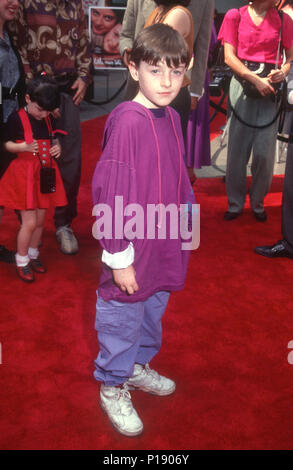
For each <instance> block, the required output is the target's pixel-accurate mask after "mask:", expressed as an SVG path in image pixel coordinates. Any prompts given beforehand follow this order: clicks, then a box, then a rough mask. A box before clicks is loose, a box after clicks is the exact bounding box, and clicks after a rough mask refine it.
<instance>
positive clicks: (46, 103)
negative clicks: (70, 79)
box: [26, 75, 60, 111]
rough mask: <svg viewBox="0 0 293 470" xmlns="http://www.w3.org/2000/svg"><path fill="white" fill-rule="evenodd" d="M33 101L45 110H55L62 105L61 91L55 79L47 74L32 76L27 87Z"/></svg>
mask: <svg viewBox="0 0 293 470" xmlns="http://www.w3.org/2000/svg"><path fill="white" fill-rule="evenodd" d="M26 92H27V94H28V95H29V97H30V99H31V101H32V102H35V103H37V104H38V105H39V106H40V107H41V108H43V110H44V111H53V110H54V109H56V108H59V106H60V92H59V88H58V85H57V84H56V82H55V80H54V79H53V78H51V77H48V76H47V75H41V76H39V77H35V78H32V79H31V80H30V81H29V82H28V84H27V88H26Z"/></svg>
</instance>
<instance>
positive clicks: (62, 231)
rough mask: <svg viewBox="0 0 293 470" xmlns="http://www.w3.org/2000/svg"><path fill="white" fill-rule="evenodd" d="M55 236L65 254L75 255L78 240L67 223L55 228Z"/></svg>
mask: <svg viewBox="0 0 293 470" xmlns="http://www.w3.org/2000/svg"><path fill="white" fill-rule="evenodd" d="M56 238H57V241H58V243H59V246H60V250H61V251H62V253H64V254H65V255H75V254H76V253H77V252H78V242H77V239H76V237H75V235H74V233H73V231H72V228H70V227H69V225H64V226H63V227H59V228H58V229H57V230H56Z"/></svg>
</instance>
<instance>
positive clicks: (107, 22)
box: [88, 6, 126, 70]
mask: <svg viewBox="0 0 293 470" xmlns="http://www.w3.org/2000/svg"><path fill="white" fill-rule="evenodd" d="M124 12H125V8H121V7H113V6H111V7H108V6H98V7H96V6H89V9H88V16H89V33H90V44H91V52H92V59H93V68H94V70H101V69H125V68H126V67H125V65H124V63H123V60H122V57H121V55H120V52H119V39H120V33H121V30H122V21H123V16H124Z"/></svg>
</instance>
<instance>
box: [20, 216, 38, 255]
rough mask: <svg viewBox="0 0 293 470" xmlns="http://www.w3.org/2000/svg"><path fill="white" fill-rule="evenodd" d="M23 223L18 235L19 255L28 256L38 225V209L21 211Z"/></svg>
mask: <svg viewBox="0 0 293 470" xmlns="http://www.w3.org/2000/svg"><path fill="white" fill-rule="evenodd" d="M20 214H21V219H22V224H21V227H20V229H19V232H18V236H17V255H19V256H21V257H25V256H28V249H29V247H30V246H31V240H32V236H33V233H34V231H35V229H36V226H37V211H36V210H24V211H20Z"/></svg>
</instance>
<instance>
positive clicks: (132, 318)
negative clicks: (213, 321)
mask: <svg viewBox="0 0 293 470" xmlns="http://www.w3.org/2000/svg"><path fill="white" fill-rule="evenodd" d="M97 296H98V300H97V309H96V322H95V328H96V330H97V332H98V340H99V345H100V351H99V354H98V357H97V359H96V360H95V367H96V370H95V372H94V376H95V378H96V380H100V381H102V382H104V383H105V384H106V385H107V386H116V385H120V384H123V383H124V382H125V381H126V380H127V379H128V378H129V377H131V376H132V374H133V369H134V364H135V363H137V364H146V363H148V362H150V361H151V359H152V358H153V357H154V356H155V355H156V354H157V352H158V351H159V350H160V347H161V344H162V326H161V319H162V316H163V314H164V312H165V310H166V307H167V304H168V300H169V296H170V293H169V292H165V291H162V292H157V293H156V294H154V295H152V296H151V297H149V298H148V299H147V300H145V301H143V302H134V303H124V302H123V303H122V302H117V301H115V300H110V301H108V302H106V301H105V300H103V299H102V297H100V296H99V295H98V291H97Z"/></svg>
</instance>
